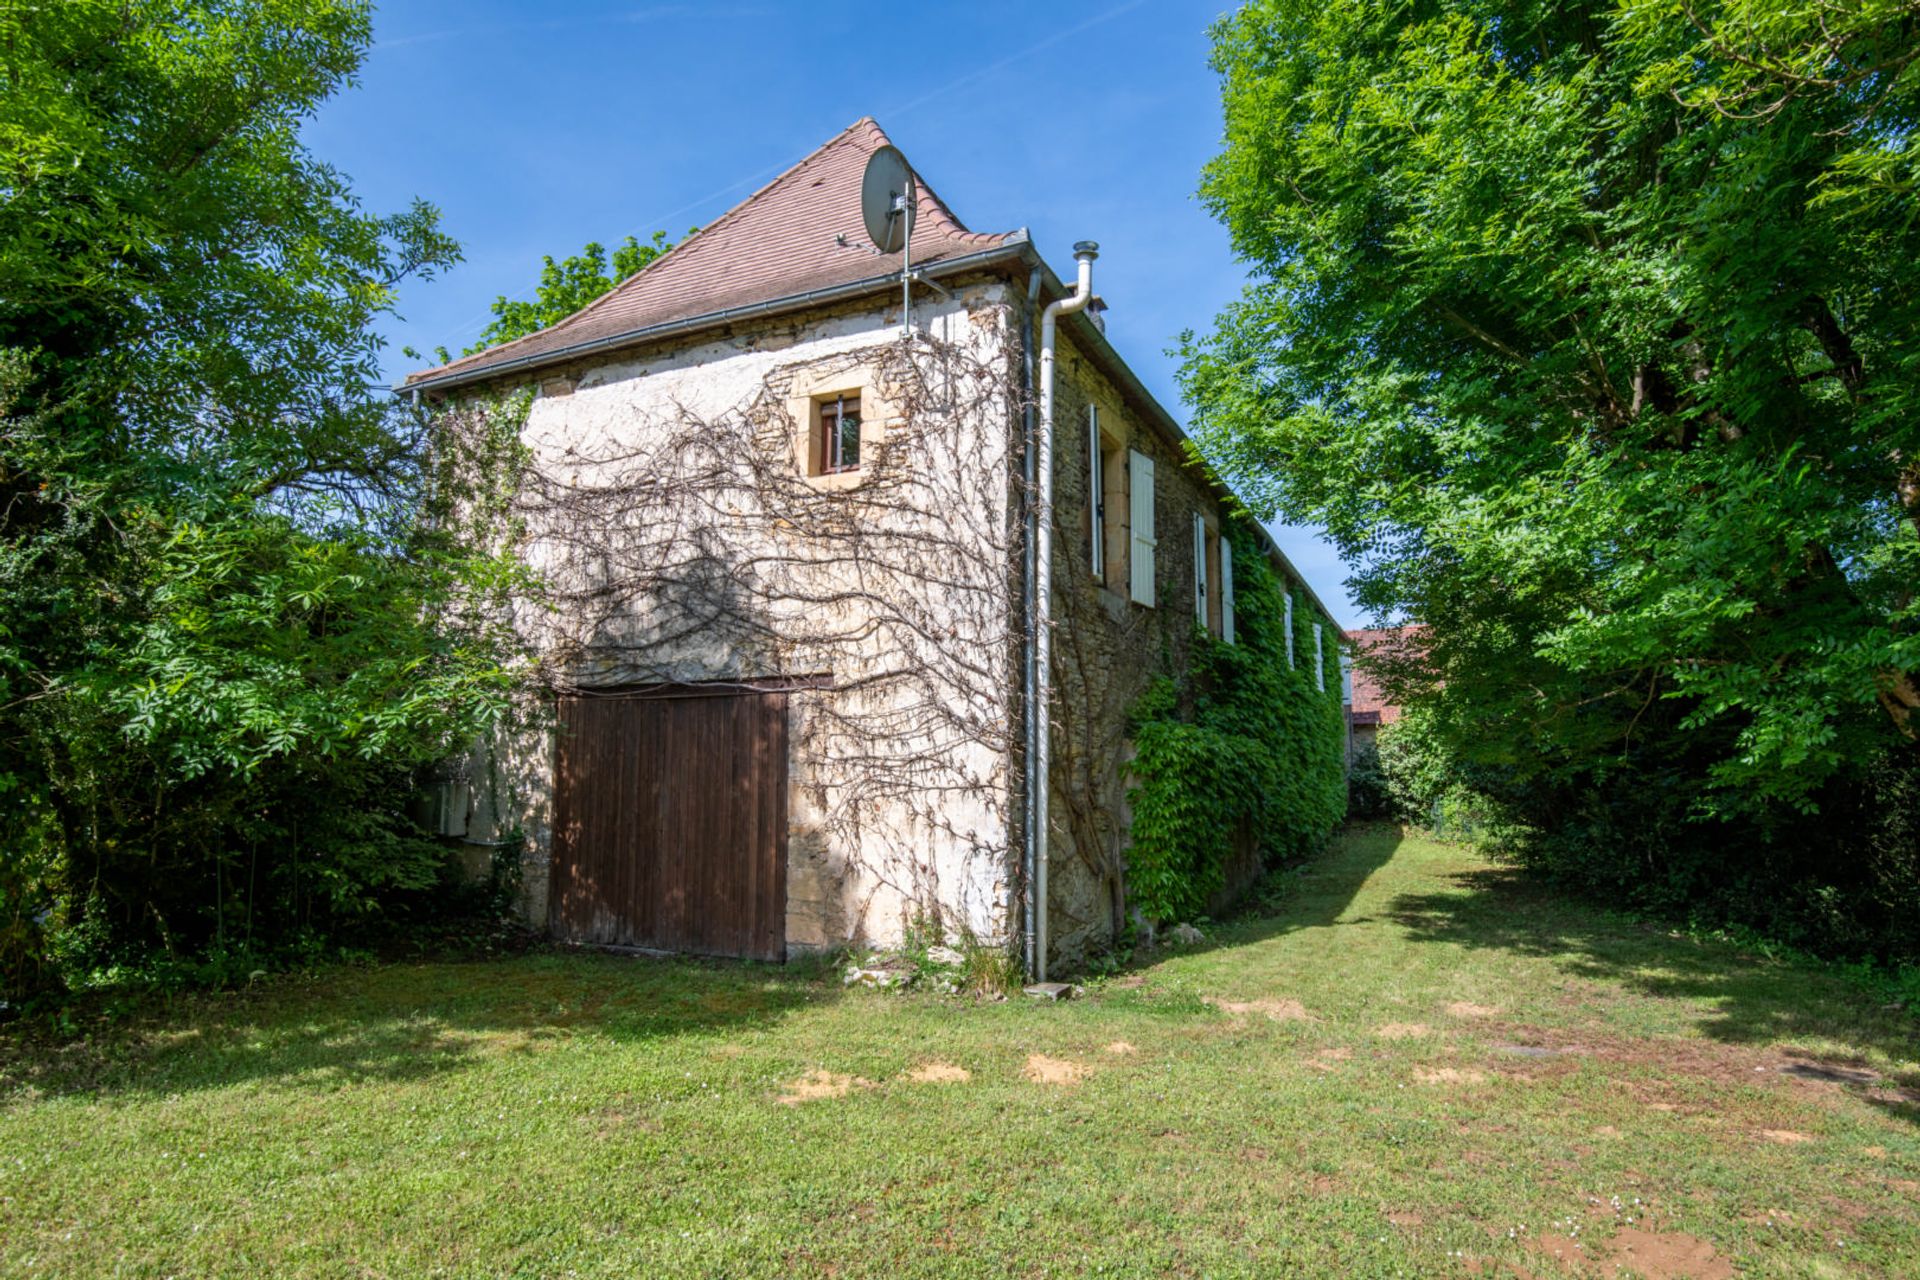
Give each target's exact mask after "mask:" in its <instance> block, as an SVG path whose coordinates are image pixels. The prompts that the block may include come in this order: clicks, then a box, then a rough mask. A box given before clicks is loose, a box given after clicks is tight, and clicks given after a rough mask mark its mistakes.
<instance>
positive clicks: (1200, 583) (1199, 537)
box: [1193, 511, 1207, 628]
mask: <svg viewBox="0 0 1920 1280" xmlns="http://www.w3.org/2000/svg"><path fill="white" fill-rule="evenodd" d="M1193 616H1194V619H1195V620H1196V621H1198V622H1199V624H1200V625H1201V627H1203V628H1204V627H1205V626H1206V625H1207V522H1206V520H1205V518H1203V517H1202V516H1201V514H1200V513H1199V512H1198V511H1196V512H1194V513H1193Z"/></svg>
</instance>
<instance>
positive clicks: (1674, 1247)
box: [1601, 1227, 1734, 1280]
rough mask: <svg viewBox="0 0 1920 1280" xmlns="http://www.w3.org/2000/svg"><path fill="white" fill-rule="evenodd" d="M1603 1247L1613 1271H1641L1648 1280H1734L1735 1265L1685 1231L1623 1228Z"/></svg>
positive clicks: (1698, 1238) (1697, 1237) (1710, 1246)
mask: <svg viewBox="0 0 1920 1280" xmlns="http://www.w3.org/2000/svg"><path fill="white" fill-rule="evenodd" d="M1601 1247H1602V1248H1604V1250H1605V1251H1606V1260H1607V1261H1608V1262H1610V1263H1612V1264H1613V1270H1615V1271H1620V1270H1622V1269H1628V1270H1632V1271H1637V1272H1639V1273H1640V1274H1641V1275H1643V1276H1645V1277H1646V1278H1647V1280H1733V1274H1734V1272H1733V1264H1732V1263H1730V1262H1728V1261H1727V1260H1726V1259H1725V1258H1722V1257H1721V1256H1720V1255H1719V1254H1717V1253H1715V1252H1714V1248H1713V1246H1712V1245H1710V1244H1708V1243H1707V1242H1706V1241H1705V1240H1702V1239H1701V1238H1700V1237H1699V1236H1690V1235H1688V1234H1687V1233H1686V1232H1684V1231H1643V1230H1642V1229H1640V1228H1639V1227H1622V1228H1620V1230H1619V1232H1618V1233H1616V1234H1615V1235H1614V1237H1613V1239H1611V1240H1609V1241H1607V1243H1606V1244H1605V1245H1604V1246H1601Z"/></svg>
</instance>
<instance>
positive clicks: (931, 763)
mask: <svg viewBox="0 0 1920 1280" xmlns="http://www.w3.org/2000/svg"><path fill="white" fill-rule="evenodd" d="M970 328H971V333H970V334H969V335H968V340H965V341H957V342H956V341H949V340H945V339H940V338H934V337H929V336H927V335H924V334H921V335H915V336H914V337H913V338H912V339H911V340H908V341H905V342H902V343H898V344H893V345H889V346H884V347H865V348H861V349H859V350H856V351H851V352H848V353H847V354H845V355H843V356H834V357H829V358H825V359H822V358H807V359H803V360H796V361H793V362H791V363H787V364H783V365H779V366H777V367H775V368H774V369H772V370H771V371H770V372H769V373H768V374H767V375H766V377H765V378H764V380H763V382H762V384H761V386H760V387H759V389H758V391H757V393H755V394H752V395H749V396H747V397H745V398H743V399H742V400H740V401H739V402H737V403H734V404H732V405H730V406H727V407H725V408H722V409H719V410H714V409H712V408H710V407H704V406H701V407H696V406H694V405H691V404H686V403H679V402H648V401H646V400H643V399H639V398H635V397H628V398H626V399H624V400H621V401H620V403H619V405H618V407H617V414H618V416H616V417H613V418H608V419H605V421H604V422H602V421H601V419H600V418H598V417H596V416H595V414H594V413H592V412H590V411H584V410H579V409H576V410H575V411H572V412H569V413H567V414H556V415H551V417H550V418H548V419H546V420H543V419H542V418H541V416H540V415H539V414H538V413H536V414H534V415H533V417H532V419H531V424H532V425H531V428H530V430H529V431H528V434H527V443H528V445H529V448H528V449H527V450H526V452H525V455H524V457H523V458H522V459H521V465H520V466H519V468H518V471H517V474H516V475H515V477H514V483H513V485H512V486H511V489H512V493H513V497H512V506H513V512H512V517H511V520H510V522H508V523H510V525H511V527H512V528H513V529H514V530H515V531H516V536H518V537H519V538H520V539H521V540H522V545H523V548H524V556H525V558H526V560H527V562H528V564H529V565H530V567H531V568H532V570H533V571H534V574H535V575H536V577H537V581H538V587H537V589H535V590H531V591H527V592H523V593H522V594H521V596H520V598H519V601H518V604H517V605H516V609H517V618H516V624H517V626H518V628H519V629H520V631H521V633H522V634H524V635H525V636H527V638H528V640H529V643H530V644H531V646H532V648H533V650H534V651H535V652H536V653H537V654H538V655H539V658H540V660H539V662H538V664H537V667H536V669H537V671H538V672H539V673H540V674H539V680H540V683H541V686H542V687H543V688H544V690H545V691H547V692H549V693H555V694H568V693H575V692H579V691H582V690H605V689H613V688H618V687H622V686H631V685H638V684H651V683H660V682H684V681H714V680H720V681H725V680H729V679H739V680H742V681H747V680H764V679H766V678H768V677H793V678H796V679H795V682H796V685H800V684H805V685H807V686H808V687H804V688H797V690H796V693H795V696H794V707H795V714H794V716H793V720H792V730H793V733H794V741H793V757H794V759H795V760H796V761H799V762H804V764H803V766H802V767H801V769H799V770H798V771H797V772H796V774H795V775H794V779H793V781H794V782H795V783H797V784H798V785H799V786H800V787H801V788H802V790H803V793H804V794H805V795H806V796H807V797H808V798H809V799H810V802H811V808H812V811H813V812H812V813H811V814H810V815H809V821H810V822H811V823H812V824H813V827H814V832H815V840H814V847H815V848H817V849H820V850H834V851H843V852H844V853H845V854H847V855H849V856H852V857H855V858H857V859H858V861H859V864H860V865H859V867H858V868H857V870H858V872H860V873H861V874H858V875H852V876H850V878H849V883H858V884H860V885H861V886H862V888H861V890H860V892H861V894H862V895H863V896H864V897H865V898H867V899H869V900H870V899H871V898H872V896H873V895H874V893H876V892H877V891H878V889H879V888H880V887H881V886H889V887H891V888H892V889H893V890H894V891H895V892H897V894H898V895H899V898H900V899H901V900H902V901H903V902H904V903H906V904H910V909H911V910H912V911H914V912H916V913H925V914H931V915H934V916H936V917H937V916H941V915H947V916H951V915H953V914H955V911H956V908H957V909H958V911H959V913H960V914H961V915H962V917H963V918H962V919H949V920H948V923H950V924H963V923H964V922H965V920H964V917H965V916H972V917H973V918H974V919H991V920H996V921H1006V922H1007V923H1008V924H1011V921H1007V915H1008V912H1007V905H1008V903H1009V902H1010V901H1011V895H1012V892H1013V888H1014V886H1013V885H1012V883H1011V876H1012V873H1013V866H1012V861H1011V850H1010V849H1009V847H1008V833H1009V830H1010V828H1011V826H1012V824H1011V823H1010V822H1009V821H1008V812H1007V808H1008V805H1009V803H1010V801H1011V798H1012V795H1013V787H1012V779H1011V778H1010V777H1009V769H1010V763H1009V762H1010V760H1011V759H1012V758H1013V755H1014V752H1015V750H1016V748H1017V747H1018V745H1019V744H1018V742H1017V739H1018V737H1019V720H1018V716H1017V714H1016V713H1017V698H1018V685H1019V681H1018V678H1017V673H1018V670H1019V666H1018V663H1019V652H1020V635H1019V630H1018V629H1019V626H1020V616H1021V615H1020V613H1019V611H1018V608H1017V603H1016V588H1017V586H1018V572H1019V569H1018V566H1019V563H1020V560H1019V548H1018V540H1019V535H1020V530H1019V518H1018V511H1019V509H1020V508H1019V495H1018V490H1017V483H1018V472H1017V468H1016V466H1015V460H1014V455H1013V453H1012V443H1013V441H1014V440H1016V439H1017V431H1016V430H1014V429H1012V428H1017V425H1018V423H1019V421H1020V416H1021V411H1022V408H1023V404H1022V400H1021V395H1022V393H1021V391H1020V389H1019V387H1018V386H1017V385H1016V384H1015V383H1014V382H1013V381H1012V379H1011V378H1010V377H1009V372H1010V371H1011V370H1014V369H1017V368H1018V361H1017V359H1016V358H1015V356H1014V354H1013V353H1012V352H1010V351H1009V350H1008V349H1007V348H1006V345H1005V343H1006V339H1005V336H1004V328H1005V326H987V325H980V324H975V325H972V326H970ZM856 372H858V373H859V375H860V377H861V378H862V379H863V381H864V382H865V384H866V385H867V386H868V387H870V388H871V389H872V394H873V399H874V400H876V401H879V402H881V403H882V404H883V405H884V407H885V413H886V419H887V420H886V422H885V426H884V431H883V432H882V433H881V434H880V436H879V438H878V439H877V441H875V442H874V443H872V444H871V445H870V446H868V447H867V448H866V450H865V452H864V455H863V457H862V458H861V472H860V476H859V480H858V483H854V484H837V483H823V482H822V479H821V478H820V477H816V476H810V475H809V474H808V473H807V468H806V467H805V466H804V465H803V461H804V458H805V440H806V433H807V432H808V430H809V429H810V424H809V423H806V422H801V421H797V420H796V416H795V414H794V412H793V411H792V409H791V408H790V407H789V402H790V401H792V400H794V399H795V397H796V389H801V390H800V391H799V394H800V395H804V388H805V387H806V386H813V385H819V383H820V382H821V380H822V379H823V378H824V379H826V380H828V381H831V380H832V379H833V378H834V377H835V376H837V375H840V374H846V375H849V376H851V375H853V374H855V373H856ZM581 399H582V400H585V399H586V396H585V395H582V397H581ZM576 403H577V402H576ZM802 403H804V400H803V401H802ZM874 407H876V408H878V407H880V405H875V406H874ZM863 408H867V406H865V405H863ZM496 412H498V407H497V406H494V405H482V404H479V403H477V402H476V403H474V404H470V405H467V406H463V407H459V408H455V409H453V410H451V411H449V412H448V413H446V414H444V415H443V421H444V423H445V425H444V428H443V434H446V435H448V436H450V437H451V438H455V439H457V438H460V437H463V436H470V437H474V438H492V437H494V436H496V435H497V434H498V433H497V430H495V429H492V428H489V427H488V425H487V421H488V416H489V414H490V413H496ZM869 412H871V410H869ZM827 479H828V480H830V481H833V480H839V479H840V478H839V477H829V478H827ZM802 677H805V678H809V679H808V680H806V681H801V680H800V679H799V678H802ZM814 686H817V687H814ZM943 848H944V849H953V850H957V851H958V852H960V853H961V854H962V856H960V857H954V856H947V857H939V856H936V855H937V854H939V853H940V852H941V851H942V849H943ZM979 868H990V869H993V871H994V873H995V874H993V875H990V876H986V877H983V878H976V879H975V880H974V882H971V883H963V884H947V885H943V884H942V883H941V881H942V877H943V875H944V876H953V875H956V874H970V875H973V876H975V877H980V873H979V871H978V870H977V869H979ZM852 870H854V869H853V868H842V869H841V874H842V876H843V877H847V876H848V873H849V872H851V871H852ZM866 905H867V903H866V902H865V901H860V902H849V903H847V904H846V908H845V909H846V912H847V918H848V919H850V920H855V921H857V920H858V919H859V918H860V917H861V916H862V915H863V914H864V910H865V907H866Z"/></svg>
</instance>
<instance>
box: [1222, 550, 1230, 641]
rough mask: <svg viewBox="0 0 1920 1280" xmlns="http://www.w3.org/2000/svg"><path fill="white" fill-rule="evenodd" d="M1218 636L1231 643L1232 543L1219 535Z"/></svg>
mask: <svg viewBox="0 0 1920 1280" xmlns="http://www.w3.org/2000/svg"><path fill="white" fill-rule="evenodd" d="M1220 638H1221V639H1222V640H1225V641H1226V642H1227V643H1228V644H1232V643H1233V544H1232V543H1231V542H1228V541H1227V536H1226V535H1225V534H1224V533H1223V534H1221V535H1220Z"/></svg>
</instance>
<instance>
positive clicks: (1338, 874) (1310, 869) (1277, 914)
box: [1128, 823, 1403, 969]
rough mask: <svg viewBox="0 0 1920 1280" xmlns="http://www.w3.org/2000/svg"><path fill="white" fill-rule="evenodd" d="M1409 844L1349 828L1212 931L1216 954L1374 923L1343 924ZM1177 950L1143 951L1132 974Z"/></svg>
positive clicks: (1384, 832)
mask: <svg viewBox="0 0 1920 1280" xmlns="http://www.w3.org/2000/svg"><path fill="white" fill-rule="evenodd" d="M1402 839H1403V836H1402V833H1401V831H1400V828H1399V827H1398V826H1396V825H1393V824H1390V823H1356V824H1352V825H1349V826H1347V827H1346V828H1345V829H1343V830H1342V831H1341V832H1340V833H1339V834H1338V835H1337V836H1336V837H1335V838H1334V843H1333V846H1332V847H1331V848H1329V849H1327V850H1326V851H1325V852H1323V853H1320V854H1317V855H1315V856H1313V857H1310V858H1308V859H1306V860H1305V861H1303V862H1300V863H1297V864H1295V865H1292V866H1287V867H1282V868H1279V869H1278V870H1275V871H1272V872H1269V873H1268V874H1267V875H1266V876H1265V877H1264V878H1263V879H1261V880H1260V881H1259V882H1258V883H1256V884H1255V885H1253V886H1252V887H1251V888H1250V889H1249V890H1248V891H1247V892H1246V893H1245V894H1244V895H1242V897H1241V899H1240V901H1239V902H1238V903H1237V904H1236V905H1235V906H1234V908H1233V909H1232V910H1231V911H1229V912H1227V913H1226V914H1225V915H1224V916H1223V917H1222V919H1221V920H1220V921H1219V922H1218V924H1217V926H1216V927H1215V928H1213V929H1212V930H1210V933H1211V934H1212V936H1211V938H1210V942H1211V943H1212V946H1211V947H1210V948H1209V949H1210V950H1219V949H1223V948H1236V947H1245V946H1249V945H1251V944H1254V943H1260V942H1265V941H1268V940H1269V939H1272V938H1279V937H1284V936H1285V935H1287V934H1290V933H1298V932H1300V931H1301V930H1303V929H1322V928H1330V927H1332V926H1335V925H1349V924H1362V923H1365V922H1366V920H1367V919H1368V917H1364V916H1362V917H1355V918H1352V919H1342V917H1344V916H1345V915H1346V914H1347V911H1348V909H1349V908H1350V907H1352V905H1353V901H1354V899H1355V898H1357V897H1358V896H1359V895H1360V891H1361V889H1362V888H1364V887H1365V885H1366V883H1367V881H1368V879H1370V878H1371V877H1372V876H1373V873H1374V872H1376V871H1378V870H1379V869H1380V868H1382V867H1384V866H1386V865H1387V864H1388V863H1389V862H1392V861H1393V856H1394V853H1395V852H1396V851H1397V850H1398V849H1399V848H1400V844H1401V841H1402ZM1172 954H1178V952H1177V950H1176V949H1174V948H1170V947H1169V948H1162V949H1160V950H1156V951H1147V950H1142V951H1140V952H1138V953H1136V954H1135V956H1134V958H1133V963H1132V964H1131V965H1129V966H1128V967H1129V968H1133V969H1139V968H1146V967H1150V966H1152V965H1155V964H1158V963H1159V962H1161V961H1162V960H1165V959H1167V958H1168V956H1169V955H1172Z"/></svg>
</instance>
